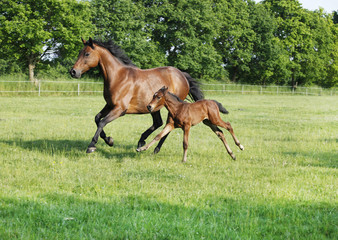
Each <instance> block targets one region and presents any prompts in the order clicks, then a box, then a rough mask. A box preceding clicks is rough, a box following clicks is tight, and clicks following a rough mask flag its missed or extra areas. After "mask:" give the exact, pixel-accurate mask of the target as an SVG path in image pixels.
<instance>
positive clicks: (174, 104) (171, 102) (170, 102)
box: [164, 93, 183, 116]
mask: <svg viewBox="0 0 338 240" xmlns="http://www.w3.org/2000/svg"><path fill="white" fill-rule="evenodd" d="M182 104H183V103H181V102H180V101H178V100H177V99H176V98H175V97H174V96H172V95H171V94H169V93H167V94H166V95H165V103H164V105H165V107H166V108H167V110H168V111H169V113H170V114H171V115H172V116H175V115H176V112H177V110H178V108H179V107H180V106H181V105H182Z"/></svg>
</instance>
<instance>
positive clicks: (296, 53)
mask: <svg viewBox="0 0 338 240" xmlns="http://www.w3.org/2000/svg"><path fill="white" fill-rule="evenodd" d="M337 22H338V17H337V11H335V12H333V13H326V12H325V11H324V10H323V9H318V10H315V11H309V10H307V9H304V8H302V5H301V4H300V3H299V2H298V0H264V1H262V2H260V3H256V2H254V1H252V0H204V1H200V0H120V1H117V0H90V1H85V0H83V1H78V0H63V1H60V0H22V1H15V0H3V1H2V3H1V6H0V46H1V48H0V74H1V75H2V74H12V73H15V72H24V73H26V72H27V73H29V77H30V79H31V80H32V81H34V79H36V77H43V76H48V77H60V76H62V77H65V76H66V75H67V74H68V72H67V70H68V69H69V68H70V67H71V66H72V64H73V63H74V61H75V59H76V57H77V55H78V53H79V50H80V49H81V48H82V45H81V44H82V43H81V40H80V39H81V37H83V38H88V37H92V38H96V39H100V40H102V41H106V40H113V41H114V42H115V43H117V44H118V45H120V46H121V47H122V49H124V51H125V52H126V53H127V55H128V56H129V57H130V58H131V59H132V61H133V62H134V63H135V64H136V65H137V66H138V67H140V68H152V67H158V66H167V65H170V66H175V67H177V68H179V69H181V70H183V71H186V72H189V73H190V74H191V75H192V76H193V77H195V78H197V79H199V80H200V81H203V82H235V83H249V84H261V85H269V84H277V85H291V86H296V85H314V84H315V85H319V86H322V87H335V86H336V85H337V83H338V38H337V36H338V34H337V33H338V25H337ZM90 75H91V76H94V77H95V76H97V75H99V72H98V71H97V70H96V71H93V72H91V73H90Z"/></svg>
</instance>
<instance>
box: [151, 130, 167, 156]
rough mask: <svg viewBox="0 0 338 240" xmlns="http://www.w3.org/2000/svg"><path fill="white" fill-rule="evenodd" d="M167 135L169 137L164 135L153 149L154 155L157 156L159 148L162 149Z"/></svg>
mask: <svg viewBox="0 0 338 240" xmlns="http://www.w3.org/2000/svg"><path fill="white" fill-rule="evenodd" d="M168 135H169V133H168V134H167V135H165V136H164V137H163V138H161V140H160V142H159V143H158V144H157V146H156V147H155V149H154V154H157V153H158V152H159V151H160V150H161V147H162V145H163V143H164V141H165V140H166V139H167V137H168Z"/></svg>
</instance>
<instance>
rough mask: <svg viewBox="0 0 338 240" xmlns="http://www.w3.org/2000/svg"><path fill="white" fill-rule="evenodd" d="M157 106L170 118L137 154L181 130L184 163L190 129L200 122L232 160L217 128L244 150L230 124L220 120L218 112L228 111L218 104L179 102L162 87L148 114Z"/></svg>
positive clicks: (231, 154) (230, 152)
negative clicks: (164, 110) (218, 141)
mask: <svg viewBox="0 0 338 240" xmlns="http://www.w3.org/2000/svg"><path fill="white" fill-rule="evenodd" d="M159 105H164V106H165V107H166V108H167V110H168V111H169V116H170V117H169V118H168V122H167V124H166V126H165V127H164V128H163V130H162V131H161V132H160V133H159V134H158V135H157V136H156V137H155V138H154V140H152V141H151V142H150V143H148V144H147V145H145V146H144V147H140V148H138V149H137V151H138V152H140V151H145V150H147V149H148V148H149V147H151V146H152V145H153V144H154V143H155V142H157V141H159V140H160V139H161V138H163V137H164V136H166V135H167V134H168V133H169V132H171V131H172V130H173V129H174V128H182V129H183V131H184V138H183V150H184V153H183V159H182V161H183V162H186V160H187V149H188V137H189V131H190V128H191V126H194V125H196V124H198V123H200V122H201V121H203V123H204V124H205V125H207V126H209V127H210V128H211V129H212V131H213V132H214V133H216V135H217V136H218V137H219V138H220V139H221V140H222V142H223V144H224V146H225V148H226V150H227V151H228V153H229V155H230V156H231V157H232V159H233V160H236V157H235V155H234V153H233V152H232V151H231V149H230V147H229V145H228V143H227V142H226V140H225V137H224V135H223V132H222V131H221V130H220V129H219V128H218V127H217V126H220V127H223V128H225V129H226V130H228V131H229V132H230V134H231V135H232V138H233V139H234V141H235V143H236V145H237V146H238V147H239V148H240V149H241V150H244V147H243V146H242V145H241V144H240V143H239V141H238V139H237V138H236V136H235V134H234V131H233V129H232V127H231V125H230V123H229V122H224V121H223V120H222V119H221V117H220V114H219V112H222V113H228V111H227V110H226V109H225V108H224V107H223V106H222V105H221V104H220V103H219V102H217V101H213V100H199V101H197V102H194V103H187V102H184V101H182V100H180V98H178V97H177V96H175V95H174V94H172V93H170V92H168V88H167V87H162V88H161V89H160V90H158V91H157V92H156V93H155V94H154V96H153V100H152V101H151V102H150V103H149V104H148V106H147V108H148V110H149V111H150V112H152V111H153V110H154V109H156V108H157V106H159Z"/></svg>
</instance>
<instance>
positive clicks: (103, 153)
mask: <svg viewBox="0 0 338 240" xmlns="http://www.w3.org/2000/svg"><path fill="white" fill-rule="evenodd" d="M0 142H1V143H3V144H6V145H8V146H11V147H19V148H21V149H24V150H27V151H31V152H40V153H42V154H47V155H52V156H60V157H61V156H63V157H67V158H70V159H78V158H80V157H84V156H89V155H95V154H96V155H98V156H100V157H103V158H106V159H113V158H115V159H116V161H117V162H121V161H123V159H124V158H136V157H137V155H138V154H137V152H136V150H135V149H136V145H135V146H134V145H131V144H127V145H124V144H123V143H117V144H116V145H114V146H113V147H109V146H107V145H105V143H104V142H99V143H98V144H97V151H96V152H95V153H91V154H87V153H86V149H87V146H88V141H84V140H68V139H37V140H23V139H15V140H0Z"/></svg>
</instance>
